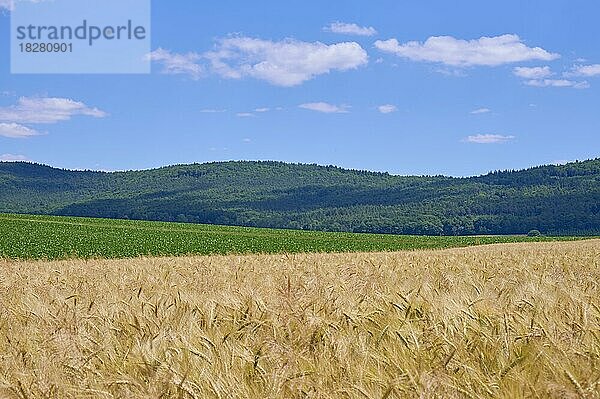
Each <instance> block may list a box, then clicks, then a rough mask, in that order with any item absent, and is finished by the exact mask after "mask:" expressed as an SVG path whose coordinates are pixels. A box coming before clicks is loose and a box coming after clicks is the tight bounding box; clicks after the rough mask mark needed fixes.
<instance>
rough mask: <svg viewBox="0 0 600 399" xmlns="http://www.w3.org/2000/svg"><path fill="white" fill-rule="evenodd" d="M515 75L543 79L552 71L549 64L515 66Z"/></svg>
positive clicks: (550, 74)
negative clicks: (531, 66)
mask: <svg viewBox="0 0 600 399" xmlns="http://www.w3.org/2000/svg"><path fill="white" fill-rule="evenodd" d="M513 73H514V74H515V76H518V77H520V78H523V79H543V78H547V77H549V76H552V75H553V73H552V71H551V70H550V67H549V66H544V67H533V68H528V67H516V68H515V69H513Z"/></svg>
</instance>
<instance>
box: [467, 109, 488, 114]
mask: <svg viewBox="0 0 600 399" xmlns="http://www.w3.org/2000/svg"><path fill="white" fill-rule="evenodd" d="M489 112H492V110H491V109H489V108H478V109H474V110H473V111H471V114H473V115H479V114H487V113H489Z"/></svg>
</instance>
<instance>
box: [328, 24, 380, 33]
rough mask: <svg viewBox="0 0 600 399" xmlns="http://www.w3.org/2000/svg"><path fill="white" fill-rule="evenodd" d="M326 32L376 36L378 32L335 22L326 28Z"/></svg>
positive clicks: (373, 29) (368, 28)
mask: <svg viewBox="0 0 600 399" xmlns="http://www.w3.org/2000/svg"><path fill="white" fill-rule="evenodd" d="M323 30H324V31H325V32H332V33H340V34H342V35H356V36H374V35H376V34H377V31H376V30H375V28H373V27H366V26H359V25H357V24H349V23H345V22H333V23H331V24H329V25H328V26H326V27H324V28H323Z"/></svg>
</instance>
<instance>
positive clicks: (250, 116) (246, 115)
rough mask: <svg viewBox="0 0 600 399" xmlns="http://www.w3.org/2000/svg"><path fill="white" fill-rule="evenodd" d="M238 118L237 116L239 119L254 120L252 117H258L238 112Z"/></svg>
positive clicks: (249, 113)
mask: <svg viewBox="0 0 600 399" xmlns="http://www.w3.org/2000/svg"><path fill="white" fill-rule="evenodd" d="M236 116H237V117H238V118H252V117H254V116H256V115H254V114H253V113H251V112H238V113H237V114H236Z"/></svg>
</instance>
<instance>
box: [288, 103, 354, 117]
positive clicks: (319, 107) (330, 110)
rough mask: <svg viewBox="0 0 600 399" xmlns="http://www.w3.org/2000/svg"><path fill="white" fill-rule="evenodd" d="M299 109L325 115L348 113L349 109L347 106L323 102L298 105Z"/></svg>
mask: <svg viewBox="0 0 600 399" xmlns="http://www.w3.org/2000/svg"><path fill="white" fill-rule="evenodd" d="M299 107H300V108H303V109H308V110H310V111H316V112H323V113H325V114H345V113H348V108H349V107H348V106H347V105H341V106H337V105H333V104H328V103H325V102H318V103H306V104H301V105H299Z"/></svg>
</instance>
